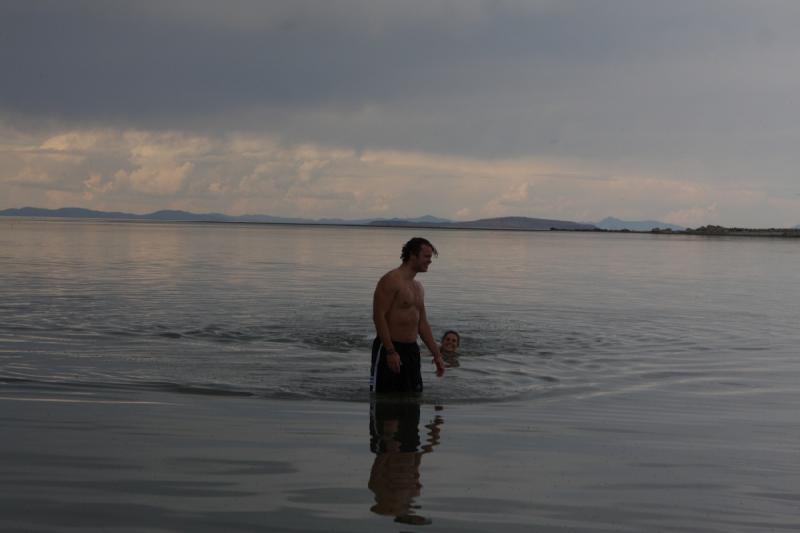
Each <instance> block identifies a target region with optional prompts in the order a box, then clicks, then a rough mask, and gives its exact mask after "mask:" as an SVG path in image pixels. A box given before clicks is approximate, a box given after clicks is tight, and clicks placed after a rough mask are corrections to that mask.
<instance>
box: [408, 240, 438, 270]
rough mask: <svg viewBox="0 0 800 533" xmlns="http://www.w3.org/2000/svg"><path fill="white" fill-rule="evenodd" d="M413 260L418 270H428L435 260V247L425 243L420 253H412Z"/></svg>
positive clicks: (415, 268)
mask: <svg viewBox="0 0 800 533" xmlns="http://www.w3.org/2000/svg"><path fill="white" fill-rule="evenodd" d="M411 260H412V261H413V263H414V270H416V271H417V272H427V271H428V267H429V266H430V264H431V263H432V262H433V249H432V248H431V247H430V246H428V245H427V244H423V245H422V247H421V248H420V250H419V254H417V255H412V256H411Z"/></svg>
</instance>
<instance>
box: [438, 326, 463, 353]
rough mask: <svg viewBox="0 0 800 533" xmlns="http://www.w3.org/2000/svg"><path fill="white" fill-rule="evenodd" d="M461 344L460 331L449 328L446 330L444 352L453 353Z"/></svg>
mask: <svg viewBox="0 0 800 533" xmlns="http://www.w3.org/2000/svg"><path fill="white" fill-rule="evenodd" d="M460 344H461V336H460V335H459V334H458V332H456V331H453V330H448V331H445V332H444V335H442V348H441V350H442V351H443V352H447V353H453V352H456V351H458V347H459V345H460Z"/></svg>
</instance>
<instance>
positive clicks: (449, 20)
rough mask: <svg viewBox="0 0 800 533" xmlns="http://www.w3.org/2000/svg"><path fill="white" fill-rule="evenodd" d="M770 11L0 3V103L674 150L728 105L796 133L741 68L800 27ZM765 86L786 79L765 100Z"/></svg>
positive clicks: (365, 138) (339, 131) (780, 99)
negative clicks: (739, 83) (771, 87)
mask: <svg viewBox="0 0 800 533" xmlns="http://www.w3.org/2000/svg"><path fill="white" fill-rule="evenodd" d="M766 4H767V6H766V7H765V6H764V4H758V5H755V4H749V3H746V2H735V1H730V2H714V1H712V2H695V1H691V2H689V1H685V2H680V1H679V2H669V3H663V4H662V3H656V2H640V1H638V0H637V1H615V2H592V1H585V2H570V1H558V2H556V1H543V2H525V1H520V2H502V1H496V2H493V1H487V2H480V1H462V2H444V1H435V0H427V1H410V0H409V1H397V2H380V1H373V0H370V1H363V2H359V1H347V2H327V1H321V2H308V1H294V2H225V3H221V2H204V1H196V2H27V1H25V2H5V3H4V4H3V7H2V8H0V10H2V17H0V65H2V72H3V77H4V81H3V83H2V84H0V106H2V111H4V112H5V113H6V114H7V115H8V116H11V117H16V118H18V119H19V117H23V118H43V117H45V118H46V117H55V118H58V119H61V120H64V121H67V122H79V123H94V124H97V123H99V124H104V125H115V126H124V127H144V128H185V129H204V130H213V129H215V128H223V129H257V130H260V131H265V130H266V131H274V132H279V133H280V134H281V135H283V136H284V137H285V138H286V139H287V140H289V141H290V142H291V141H306V140H310V141H315V142H321V143H328V144H339V145H347V146H352V147H356V148H362V147H391V148H399V149H414V150H424V151H440V152H451V153H469V154H478V155H486V156H492V155H509V154H511V155H514V154H531V153H551V154H559V153H563V154H567V153H575V152H582V153H585V154H588V155H593V156H598V157H599V156H601V155H602V154H604V153H606V152H607V151H609V150H612V151H613V150H614V149H618V150H619V149H623V150H625V149H627V150H637V151H645V152H647V151H651V152H657V153H661V152H662V151H663V146H664V145H669V146H673V147H676V148H675V149H681V148H683V145H684V144H685V145H688V146H691V145H693V144H694V143H695V142H696V141H695V140H694V139H692V138H691V135H690V136H688V137H687V136H686V135H685V132H686V131H687V130H689V131H691V130H694V131H700V132H701V133H702V135H705V136H708V137H712V136H714V135H715V134H717V133H718V131H717V130H720V129H721V130H726V129H727V130H730V129H731V127H736V126H737V125H738V122H736V121H734V120H732V119H731V116H732V113H733V115H734V116H735V117H740V119H741V121H742V122H750V123H752V122H753V121H757V120H773V119H775V120H781V119H783V120H789V121H790V119H791V117H787V116H786V114H785V113H784V112H782V111H781V109H780V106H781V104H784V103H787V100H786V99H787V98H788V96H789V95H790V94H793V93H792V92H790V91H788V90H786V83H784V82H785V81H786V80H785V76H787V74H786V73H782V74H778V76H777V77H775V76H774V74H776V73H775V72H773V71H772V70H770V68H769V65H767V66H765V65H763V64H762V65H758V64H755V65H754V64H753V62H752V60H753V59H755V60H756V61H757V60H758V59H759V57H758V56H757V55H756V57H755V58H752V57H750V58H748V57H747V56H746V54H748V53H751V52H753V51H756V52H757V51H759V50H764V49H765V48H767V49H769V48H771V47H780V46H781V45H782V44H785V40H786V38H787V35H790V34H792V33H791V31H790V30H791V28H792V27H793V26H792V24H791V22H790V21H791V19H792V17H791V16H788V17H787V16H786V15H787V14H788V15H796V14H797V9H796V8H793V7H792V5H791V4H786V3H783V2H766ZM770 6H772V7H780V8H781V9H780V10H775V9H767V8H768V7H770ZM776 12H777V13H779V15H775V13H776ZM781 15H782V16H781ZM791 41H792V44H796V43H794V41H795V38H794V37H792V38H791ZM738 55H741V58H742V60H741V61H739V60H738ZM733 69H740V72H739V73H732V70H733ZM767 75H773V79H777V84H778V87H777V88H776V89H775V90H774V91H772V93H771V94H770V97H771V101H770V102H762V103H760V104H756V105H755V107H754V105H753V97H754V96H755V97H762V96H763V95H764V94H765V90H767V89H765V88H764V86H763V82H762V83H761V84H759V83H758V82H754V81H753V80H759V79H761V78H762V77H763V76H767ZM737 76H739V77H741V78H742V79H745V80H748V81H747V82H746V84H745V85H744V86H743V87H736V83H737V80H738V78H737ZM791 76H795V74H791ZM747 83H749V84H750V85H751V86H750V87H748V86H747ZM698 112H702V114H703V117H704V118H703V120H702V121H701V120H700V119H699V118H698ZM782 117H783V118H782ZM697 128H700V129H699V130H698V129H697ZM643 131H648V132H649V133H650V134H651V135H655V137H656V138H654V139H652V141H651V142H649V144H643V138H645V137H646V136H643V135H642V132H643ZM742 142H747V141H746V140H743V141H742Z"/></svg>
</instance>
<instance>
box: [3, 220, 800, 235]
mask: <svg viewBox="0 0 800 533" xmlns="http://www.w3.org/2000/svg"><path fill="white" fill-rule="evenodd" d="M4 219H5V220H19V221H39V222H54V221H66V222H71V221H75V222H105V223H124V224H128V223H144V224H219V225H225V224H233V225H256V226H262V225H266V226H306V227H337V228H381V229H409V228H414V229H437V230H466V231H473V230H475V231H516V232H534V233H545V232H567V233H622V234H638V235H698V236H704V237H770V238H789V239H792V238H800V228H740V227H732V228H729V227H725V226H715V225H708V226H701V227H699V228H696V229H692V228H686V229H684V230H673V229H662V228H653V229H651V230H632V229H603V228H557V227H551V228H520V227H503V226H498V227H493V226H469V227H463V226H458V225H456V224H447V223H439V224H430V223H424V222H414V223H398V222H390V223H386V224H382V223H377V222H372V223H369V224H347V223H329V222H323V223H319V222H255V221H220V220H153V219H140V218H100V217H70V216H16V215H4V216H2V218H0V220H4Z"/></svg>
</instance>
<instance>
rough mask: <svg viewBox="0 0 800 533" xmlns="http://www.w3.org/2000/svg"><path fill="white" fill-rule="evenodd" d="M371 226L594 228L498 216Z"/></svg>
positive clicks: (539, 219) (566, 222) (381, 223)
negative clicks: (467, 219)
mask: <svg viewBox="0 0 800 533" xmlns="http://www.w3.org/2000/svg"><path fill="white" fill-rule="evenodd" d="M370 225H372V226H399V227H425V228H450V229H517V230H540V231H546V230H550V229H559V230H594V229H597V228H596V227H595V226H593V225H592V224H582V223H579V222H571V221H568V220H552V219H547V218H528V217H498V218H483V219H480V220H470V221H467V222H452V221H445V222H414V221H410V220H398V219H393V220H375V221H373V222H371V223H370Z"/></svg>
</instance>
